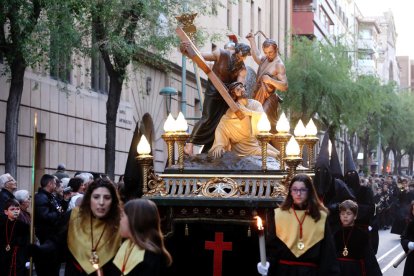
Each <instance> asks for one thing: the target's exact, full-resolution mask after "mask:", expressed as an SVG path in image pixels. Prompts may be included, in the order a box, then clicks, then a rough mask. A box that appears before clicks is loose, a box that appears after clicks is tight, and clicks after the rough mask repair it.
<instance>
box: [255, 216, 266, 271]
mask: <svg viewBox="0 0 414 276" xmlns="http://www.w3.org/2000/svg"><path fill="white" fill-rule="evenodd" d="M255 218H256V219H257V229H258V230H259V250H260V262H261V263H262V265H263V266H266V245H265V237H264V228H263V224H262V219H261V218H260V217H259V216H256V217H255Z"/></svg>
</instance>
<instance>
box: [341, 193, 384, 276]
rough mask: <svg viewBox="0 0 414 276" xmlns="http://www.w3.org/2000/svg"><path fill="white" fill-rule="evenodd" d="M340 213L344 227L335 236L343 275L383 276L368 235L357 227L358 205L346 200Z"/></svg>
mask: <svg viewBox="0 0 414 276" xmlns="http://www.w3.org/2000/svg"><path fill="white" fill-rule="evenodd" d="M339 212H340V214H339V216H340V220H341V224H342V227H341V229H339V230H338V231H337V232H336V233H335V234H334V240H335V246H336V256H337V259H338V261H339V265H340V270H341V275H342V276H378V275H382V272H381V269H380V267H379V265H378V262H377V260H376V258H375V255H374V253H373V250H372V248H371V245H370V243H369V236H368V233H366V232H365V231H363V230H362V229H359V228H358V227H356V226H355V219H356V218H357V215H358V204H357V203H356V202H354V201H352V200H345V201H343V202H342V203H341V204H340V205H339Z"/></svg>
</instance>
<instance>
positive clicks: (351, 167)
mask: <svg viewBox="0 0 414 276" xmlns="http://www.w3.org/2000/svg"><path fill="white" fill-rule="evenodd" d="M344 163H345V164H344V167H345V168H344V171H345V175H344V181H345V183H346V185H348V187H349V188H351V189H352V191H353V192H354V193H357V192H358V191H359V188H360V187H361V183H360V179H359V175H358V172H357V170H356V167H355V163H354V159H353V158H352V152H351V150H350V149H349V147H348V143H347V142H345V162H344Z"/></svg>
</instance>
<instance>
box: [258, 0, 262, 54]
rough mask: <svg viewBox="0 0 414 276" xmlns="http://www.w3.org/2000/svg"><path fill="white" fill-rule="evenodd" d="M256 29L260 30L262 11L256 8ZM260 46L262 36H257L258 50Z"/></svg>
mask: <svg viewBox="0 0 414 276" xmlns="http://www.w3.org/2000/svg"><path fill="white" fill-rule="evenodd" d="M257 28H258V30H262V9H261V8H259V7H258V8H257ZM261 45H262V36H261V35H258V36H257V46H258V47H259V48H260V46H261Z"/></svg>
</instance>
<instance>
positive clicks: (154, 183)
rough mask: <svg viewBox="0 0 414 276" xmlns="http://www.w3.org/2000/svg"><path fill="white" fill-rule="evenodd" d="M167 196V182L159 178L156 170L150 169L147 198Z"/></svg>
mask: <svg viewBox="0 0 414 276" xmlns="http://www.w3.org/2000/svg"><path fill="white" fill-rule="evenodd" d="M155 195H160V196H167V195H168V191H167V189H166V186H165V181H164V179H162V177H159V176H158V175H157V174H156V173H155V172H154V168H153V167H150V168H149V176H148V192H147V193H146V194H145V196H155Z"/></svg>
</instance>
